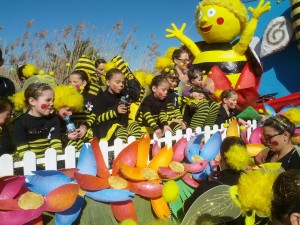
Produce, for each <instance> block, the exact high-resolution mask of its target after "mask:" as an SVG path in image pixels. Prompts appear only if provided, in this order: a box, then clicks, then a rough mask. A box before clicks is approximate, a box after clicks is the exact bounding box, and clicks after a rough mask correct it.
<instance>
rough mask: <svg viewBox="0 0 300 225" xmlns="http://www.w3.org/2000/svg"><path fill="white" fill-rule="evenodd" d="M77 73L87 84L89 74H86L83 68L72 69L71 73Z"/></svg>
mask: <svg viewBox="0 0 300 225" xmlns="http://www.w3.org/2000/svg"><path fill="white" fill-rule="evenodd" d="M75 74H78V75H79V76H80V79H81V80H85V81H86V82H87V83H88V84H89V76H88V74H87V72H85V71H84V70H74V71H73V72H72V73H71V74H70V76H71V75H75Z"/></svg>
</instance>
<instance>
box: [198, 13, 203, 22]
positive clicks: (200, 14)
mask: <svg viewBox="0 0 300 225" xmlns="http://www.w3.org/2000/svg"><path fill="white" fill-rule="evenodd" d="M201 18H202V11H200V12H199V14H198V19H199V20H200V19H201Z"/></svg>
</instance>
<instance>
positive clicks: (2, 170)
mask: <svg viewBox="0 0 300 225" xmlns="http://www.w3.org/2000/svg"><path fill="white" fill-rule="evenodd" d="M13 174H14V161H13V157H12V156H11V155H9V154H4V155H2V156H1V157H0V176H8V175H13Z"/></svg>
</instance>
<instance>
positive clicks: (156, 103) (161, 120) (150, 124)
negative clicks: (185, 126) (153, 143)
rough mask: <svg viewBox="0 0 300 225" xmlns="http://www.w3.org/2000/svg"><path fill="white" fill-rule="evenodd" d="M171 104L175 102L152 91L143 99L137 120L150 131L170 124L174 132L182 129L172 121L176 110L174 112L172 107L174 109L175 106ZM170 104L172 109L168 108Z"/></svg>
mask: <svg viewBox="0 0 300 225" xmlns="http://www.w3.org/2000/svg"><path fill="white" fill-rule="evenodd" d="M170 99H171V98H170ZM168 103H169V104H168ZM171 104H173V103H172V102H171V101H170V102H169V101H168V99H167V98H166V99H164V100H159V99H157V98H156V97H155V96H154V94H153V93H150V94H149V95H148V96H146V97H145V98H144V100H143V101H142V103H141V106H140V108H139V111H138V114H137V118H136V120H137V122H138V123H139V124H140V125H141V126H144V127H145V128H146V130H147V131H149V132H151V131H152V132H155V131H156V130H158V129H163V127H164V126H167V125H168V126H170V127H171V129H172V131H173V134H175V133H176V130H178V129H182V127H181V126H180V125H179V124H177V123H174V122H172V121H171V120H172V118H175V117H176V116H175V115H172V114H174V113H175V111H173V112H172V110H171V109H174V106H171ZM168 105H169V107H170V110H168ZM178 112H179V111H178ZM178 119H179V118H178ZM149 128H150V129H149Z"/></svg>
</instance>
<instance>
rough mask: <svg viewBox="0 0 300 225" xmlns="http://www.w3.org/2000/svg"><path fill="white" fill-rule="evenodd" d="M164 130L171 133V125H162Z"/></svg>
mask: <svg viewBox="0 0 300 225" xmlns="http://www.w3.org/2000/svg"><path fill="white" fill-rule="evenodd" d="M166 131H170V132H171V133H172V129H171V127H170V126H168V125H166V126H164V132H166Z"/></svg>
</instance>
